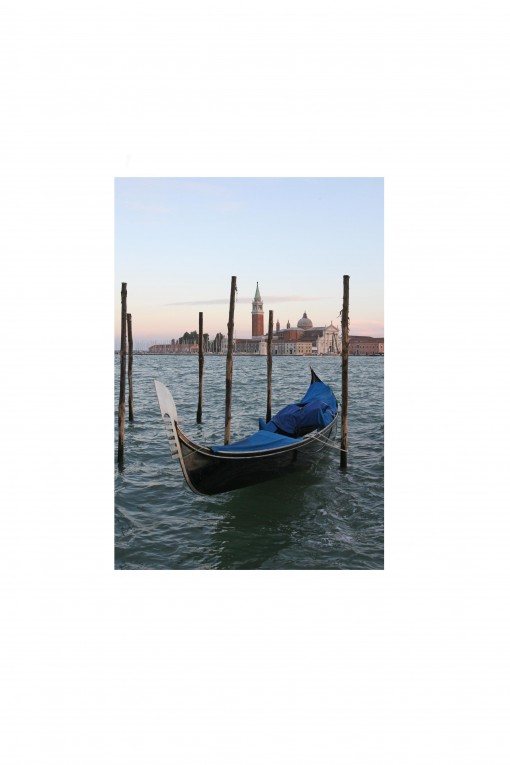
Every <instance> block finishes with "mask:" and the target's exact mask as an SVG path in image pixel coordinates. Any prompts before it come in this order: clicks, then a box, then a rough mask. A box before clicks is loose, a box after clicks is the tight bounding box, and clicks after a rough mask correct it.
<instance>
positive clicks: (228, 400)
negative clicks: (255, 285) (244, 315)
mask: <svg viewBox="0 0 510 765" xmlns="http://www.w3.org/2000/svg"><path fill="white" fill-rule="evenodd" d="M236 280H237V277H235V276H233V277H232V282H231V285H230V309H229V312H228V344H227V373H226V379H225V443H226V444H229V443H230V422H231V420H232V412H231V410H232V372H233V361H232V358H233V355H234V305H235V297H236Z"/></svg>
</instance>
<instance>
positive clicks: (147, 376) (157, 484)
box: [115, 356, 384, 569]
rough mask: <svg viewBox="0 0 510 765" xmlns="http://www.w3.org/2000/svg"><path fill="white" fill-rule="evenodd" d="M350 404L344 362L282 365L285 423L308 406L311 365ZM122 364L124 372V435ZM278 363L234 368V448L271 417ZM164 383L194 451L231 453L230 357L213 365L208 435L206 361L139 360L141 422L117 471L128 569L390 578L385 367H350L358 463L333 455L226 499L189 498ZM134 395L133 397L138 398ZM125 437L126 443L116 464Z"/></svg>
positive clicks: (123, 562)
mask: <svg viewBox="0 0 510 765" xmlns="http://www.w3.org/2000/svg"><path fill="white" fill-rule="evenodd" d="M310 363H312V364H313V367H314V369H315V370H316V372H317V374H318V375H319V377H321V378H322V379H323V380H324V382H327V383H328V384H330V385H331V386H332V388H333V389H334V391H335V393H336V395H337V398H338V399H339V400H340V398H341V361H340V359H339V358H330V357H320V358H313V359H312V358H310V357H289V356H286V357H284V356H281V357H275V358H274V361H273V414H274V413H275V412H276V411H277V410H278V409H279V408H281V407H283V406H285V405H286V404H287V403H290V402H292V401H297V400H299V399H300V398H301V397H302V396H303V394H304V392H305V391H306V389H307V387H308V384H309V381H310V372H309V365H310ZM119 366H120V365H119V358H118V357H116V361H115V428H116V422H117V415H116V411H117V406H118V384H119ZM266 373H267V360H266V358H265V357H259V356H241V357H237V356H236V357H234V380H233V400H232V425H231V439H232V440H237V439H238V438H241V437H243V436H244V435H246V434H248V433H249V432H252V431H253V430H256V429H257V427H258V424H257V423H258V417H259V416H263V415H265V411H266ZM154 379H159V380H161V382H163V383H164V384H165V385H166V386H167V387H168V388H169V389H170V390H171V392H172V394H173V396H174V399H175V402H176V405H177V412H178V415H179V420H180V424H181V427H182V428H183V430H184V432H185V433H186V434H187V435H189V436H190V437H191V438H192V439H193V440H195V441H198V442H201V443H222V442H223V435H224V417H225V357H224V356H206V358H205V369H204V394H203V398H204V402H203V412H202V419H203V424H202V425H197V424H196V409H197V401H198V359H197V357H196V356H194V357H189V358H188V357H175V356H135V357H134V363H133V390H134V412H135V421H134V422H133V423H129V422H128V418H127V406H126V433H125V448H124V458H125V459H124V462H125V464H124V468H123V469H122V470H118V468H117V467H115V471H116V473H115V567H116V568H118V569H195V568H202V569H210V568H213V569H381V568H383V567H384V531H383V522H384V509H383V508H384V493H383V479H384V452H383V426H384V422H383V388H384V359H383V358H382V357H351V358H350V360H349V455H348V463H349V464H348V469H347V472H344V471H340V469H339V464H340V454H339V452H338V451H337V450H333V449H328V450H325V452H324V453H323V454H324V456H323V457H322V458H321V460H320V461H319V462H318V464H317V465H315V466H314V467H313V468H312V469H311V470H310V471H307V472H304V473H298V474H294V475H289V476H285V477H283V478H280V479H277V480H275V481H271V482H268V483H265V484H259V485H258V486H253V487H249V488H246V489H241V490H238V491H235V492H231V493H228V494H220V495H217V496H215V497H202V496H200V495H196V494H194V493H193V492H191V490H190V489H189V488H188V487H187V485H186V483H185V481H184V478H183V476H182V472H181V469H180V466H179V463H178V461H177V459H176V458H173V457H171V456H170V451H169V445H168V441H167V438H166V434H165V430H164V426H163V421H162V419H161V414H160V410H159V405H158V400H157V397H156V391H155V388H154ZM126 394H127V391H126ZM116 444H117V431H115V452H116Z"/></svg>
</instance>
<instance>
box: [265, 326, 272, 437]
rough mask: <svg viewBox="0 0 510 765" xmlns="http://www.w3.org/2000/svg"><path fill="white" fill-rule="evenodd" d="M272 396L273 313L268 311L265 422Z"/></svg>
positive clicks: (269, 411) (269, 414) (269, 413)
mask: <svg viewBox="0 0 510 765" xmlns="http://www.w3.org/2000/svg"><path fill="white" fill-rule="evenodd" d="M272 394H273V312H272V311H269V326H268V330H267V409H266V422H269V420H270V419H271V398H272Z"/></svg>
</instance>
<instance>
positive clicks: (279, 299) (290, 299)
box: [165, 295, 331, 306]
mask: <svg viewBox="0 0 510 765" xmlns="http://www.w3.org/2000/svg"><path fill="white" fill-rule="evenodd" d="M330 299H331V298H328V297H324V296H322V297H320V296H319V297H311V296H310V295H264V303H302V302H305V303H306V302H308V301H312V300H330ZM236 302H237V303H252V302H253V298H248V297H239V298H237V299H236ZM228 303H229V300H228V299H227V298H219V299H216V300H186V301H183V302H180V303H165V305H167V306H174V305H228Z"/></svg>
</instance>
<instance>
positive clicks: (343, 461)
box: [340, 276, 349, 468]
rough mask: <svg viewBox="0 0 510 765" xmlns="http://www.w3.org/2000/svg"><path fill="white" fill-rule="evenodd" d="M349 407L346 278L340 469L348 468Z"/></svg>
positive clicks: (343, 311)
mask: <svg viewBox="0 0 510 765" xmlns="http://www.w3.org/2000/svg"><path fill="white" fill-rule="evenodd" d="M348 405H349V277H348V276H344V301H343V307H342V430H341V436H340V467H341V468H346V467H347V445H348V424H347V413H348Z"/></svg>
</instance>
